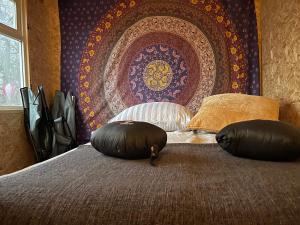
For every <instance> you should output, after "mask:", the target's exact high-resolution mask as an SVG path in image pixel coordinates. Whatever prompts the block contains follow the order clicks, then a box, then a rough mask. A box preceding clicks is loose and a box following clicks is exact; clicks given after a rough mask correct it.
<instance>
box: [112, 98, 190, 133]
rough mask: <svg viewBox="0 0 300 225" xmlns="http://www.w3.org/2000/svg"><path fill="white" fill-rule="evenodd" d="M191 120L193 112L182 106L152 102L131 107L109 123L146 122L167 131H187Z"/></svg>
mask: <svg viewBox="0 0 300 225" xmlns="http://www.w3.org/2000/svg"><path fill="white" fill-rule="evenodd" d="M191 118H192V114H191V112H190V111H189V110H188V109H187V108H186V107H184V106H182V105H178V104H175V103H171V102H151V103H143V104H139V105H135V106H131V107H129V108H127V109H125V110H124V111H122V112H121V113H120V114H118V115H116V116H115V117H114V118H112V119H111V120H109V121H108V123H111V122H115V121H122V120H134V121H144V122H148V123H151V124H154V125H156V126H158V127H160V128H162V129H164V130H165V131H175V130H183V129H185V128H186V126H187V124H188V123H189V121H190V119H191Z"/></svg>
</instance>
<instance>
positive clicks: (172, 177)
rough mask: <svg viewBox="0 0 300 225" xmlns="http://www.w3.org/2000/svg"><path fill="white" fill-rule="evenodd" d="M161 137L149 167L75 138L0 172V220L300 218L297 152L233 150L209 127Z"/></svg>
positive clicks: (272, 223)
mask: <svg viewBox="0 0 300 225" xmlns="http://www.w3.org/2000/svg"><path fill="white" fill-rule="evenodd" d="M176 136H177V137H180V138H181V139H180V140H179V139H178V138H176ZM168 139H169V143H168V144H167V146H166V147H165V149H164V150H163V151H162V152H161V154H160V157H159V159H158V160H157V161H156V166H155V167H153V166H150V165H149V163H148V160H147V159H145V160H124V159H118V158H113V157H108V156H105V155H103V154H101V153H99V152H97V151H96V150H95V149H94V148H93V147H92V146H91V145H82V146H79V147H78V148H76V149H74V150H71V151H69V152H67V153H65V154H63V155H60V156H58V157H55V158H53V159H50V160H48V161H45V162H43V163H39V164H36V165H34V166H31V167H29V168H26V169H24V170H22V171H19V172H16V173H13V174H9V175H4V176H2V177H0V221H1V224H3V225H8V224H13V225H18V224H70V225H71V224H72V225H77V224H78V225H79V224H80V225H82V224H88V225H93V224H120V225H127V224H128V225H129V224H130V225H133V224H143V225H147V224H170V225H171V224H172V225H176V224H182V225H183V224H184V225H189V224H204V225H205V224H214V225H215V224H220V225H221V224H222V225H223V224H224V225H226V224H230V225H235V224H236V225H254V224H255V225H258V224H269V225H276V224H282V225H293V224H295V225H296V224H299V221H300V173H299V171H300V161H299V160H298V161H294V162H284V163H283V162H281V163H280V162H266V161H256V160H250V159H242V158H236V157H233V156H231V155H229V154H228V153H227V152H225V151H223V150H222V149H221V148H220V147H219V146H218V145H217V144H215V143H211V142H213V141H212V140H213V135H203V134H202V135H201V134H193V133H184V134H183V135H181V136H180V134H179V133H178V132H177V133H169V134H168ZM191 140H198V142H201V144H199V143H197V144H195V141H191ZM209 140H211V141H209ZM178 142H184V143H178Z"/></svg>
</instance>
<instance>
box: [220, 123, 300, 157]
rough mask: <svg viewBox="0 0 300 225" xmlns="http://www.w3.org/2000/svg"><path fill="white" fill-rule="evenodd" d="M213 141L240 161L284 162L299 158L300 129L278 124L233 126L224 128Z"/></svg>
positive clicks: (235, 124)
mask: <svg viewBox="0 0 300 225" xmlns="http://www.w3.org/2000/svg"><path fill="white" fill-rule="evenodd" d="M216 140H217V142H218V143H219V145H220V146H221V147H222V148H223V149H224V150H225V151H227V152H229V153H231V154H232V155H235V156H239V157H246V158H251V159H259V160H270V161H286V160H293V159H296V158H297V157H299V156H300V129H299V128H296V127H294V126H292V125H290V124H288V123H284V122H280V121H270V120H251V121H245V122H239V123H233V124H230V125H228V126H226V127H224V128H223V129H222V130H221V131H220V132H219V133H218V134H217V136H216Z"/></svg>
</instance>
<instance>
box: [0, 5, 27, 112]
mask: <svg viewBox="0 0 300 225" xmlns="http://www.w3.org/2000/svg"><path fill="white" fill-rule="evenodd" d="M22 3H24V2H23V0H0V106H1V107H3V106H8V107H9V106H21V104H22V102H21V97H20V91H19V89H20V88H21V87H23V86H24V85H25V82H26V81H25V80H26V79H25V67H24V66H25V64H24V49H25V38H24V37H25V35H24V29H23V24H24V22H25V21H23V18H24V15H23V14H22V13H23V12H24V11H25V10H22Z"/></svg>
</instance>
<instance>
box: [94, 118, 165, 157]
mask: <svg viewBox="0 0 300 225" xmlns="http://www.w3.org/2000/svg"><path fill="white" fill-rule="evenodd" d="M166 142H167V133H166V132H165V131H164V130H163V129H161V128H159V127H157V126H155V125H153V124H150V123H146V122H137V121H117V122H113V123H108V124H106V125H104V126H103V127H101V128H98V129H97V130H96V131H95V132H94V133H93V134H92V138H91V143H92V146H93V147H94V148H95V149H97V150H98V151H99V152H102V153H103V154H105V155H109V156H115V157H119V158H125V159H140V158H149V157H150V156H151V153H152V151H151V149H152V150H155V151H156V153H157V154H158V152H160V151H161V150H162V149H163V147H164V146H165V145H166Z"/></svg>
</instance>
